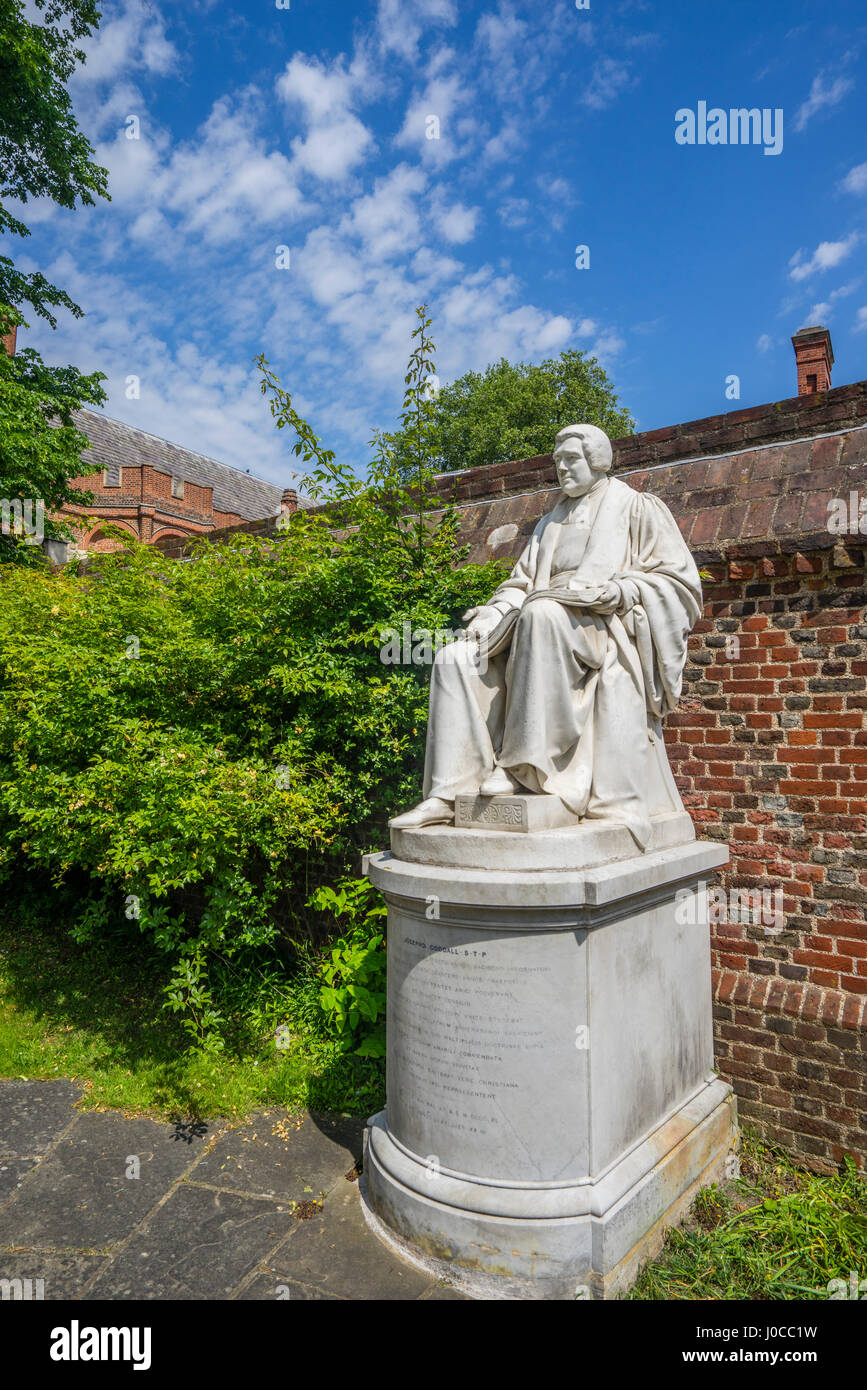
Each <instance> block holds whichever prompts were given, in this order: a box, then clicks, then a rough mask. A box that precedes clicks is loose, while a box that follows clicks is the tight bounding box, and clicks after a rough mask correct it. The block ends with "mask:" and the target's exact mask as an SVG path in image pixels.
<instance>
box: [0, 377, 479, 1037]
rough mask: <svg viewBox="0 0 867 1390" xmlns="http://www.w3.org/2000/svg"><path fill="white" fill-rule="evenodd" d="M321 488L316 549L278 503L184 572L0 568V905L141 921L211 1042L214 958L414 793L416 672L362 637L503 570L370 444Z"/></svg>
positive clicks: (288, 921) (431, 612)
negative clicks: (331, 496) (328, 500)
mask: <svg viewBox="0 0 867 1390" xmlns="http://www.w3.org/2000/svg"><path fill="white" fill-rule="evenodd" d="M420 364H421V365H420V366H419V367H418V369H417V371H416V378H417V379H416V381H415V385H412V384H411V386H410V389H409V391H408V395H412V392H413V391H415V393H416V395H419V393H420V390H421V386H420V384H419V383H420V381H421V378H422V375H423V373H422V370H421V369H422V367H424V365H425V363H424V360H423V358H422V359H420ZM270 382H271V384H270V386H269V389H271V390H273V391H275V392H276V393H277V395H276V396H275V400H278V401H280V402H282V404H281V405H280V410H282V411H284V414H285V412H286V411H287V410H288V409H289V407H288V405H287V402H288V396H286V393H280V391H279V386H276V385H275V384H274V380H273V378H271V379H270ZM278 413H279V412H278ZM281 418H283V417H282V416H281ZM420 419H421V417H420ZM301 423H302V424H303V422H301ZM423 427H424V426H423V420H422V421H421V424H420V429H421V430H422V431H423ZM420 437H421V436H420ZM317 447H318V446H317ZM319 456H321V458H322V459H325V462H326V465H327V454H326V453H325V451H322V450H320V451H319ZM325 471H326V472H327V467H326V470H325ZM335 478H336V487H335V496H336V498H337V501H338V503H339V505H340V507H341V515H342V517H343V519H344V520H345V521H348V523H350V524H351V529H350V530H349V531H348V532H347V533H344V534H343V535H342V538H341V539H340V540H339V542H338V541H337V540H336V539H335V535H334V533H333V531H332V530H330V529H329V523H330V524H331V525H333V516H332V515H328V514H323V513H321V512H320V513H318V514H311V513H309V512H307V513H304V512H299V513H296V514H295V515H294V516H293V517H292V518H291V522H290V524H289V526H288V527H287V529H286V530H285V531H284V532H282V533H281V534H280V536H279V538H276V539H273V540H271V541H264V540H257V539H253V538H251V537H246V536H236V537H234V538H233V539H232V540H230V541H228V542H225V543H223V544H220V545H208V544H206V543H205V544H203V545H202V546H201V547H200V548H199V550H198V552H197V554H196V555H195V557H194V558H193V559H191V560H189V561H186V562H179V561H176V560H170V559H167V558H165V557H164V556H163V555H161V553H160V552H159V551H157V550H154V549H152V548H147V547H135V548H133V549H132V550H130V551H127V552H124V553H117V554H114V555H106V556H101V557H98V558H96V559H95V560H93V561H92V569H91V570H90V571H89V572H87V573H76V572H75V571H74V569H72V568H67V569H66V570H64V571H63V572H62V573H60V574H59V575H56V576H51V575H49V574H47V573H46V572H45V571H44V570H24V569H19V568H18V567H13V566H7V567H4V570H3V572H2V573H0V894H2V900H3V903H4V910H5V912H6V914H7V916H8V915H9V914H10V913H14V912H15V911H16V907H21V908H22V909H23V907H24V904H25V903H27V904H28V905H29V908H32V906H33V903H34V902H41V904H42V908H43V911H44V912H47V913H51V914H52V916H53V917H57V918H59V917H60V916H61V914H62V916H63V918H64V920H68V921H69V923H70V929H71V931H72V934H73V935H74V937H75V938H76V940H78V941H79V942H85V941H88V940H93V941H94V942H97V941H98V940H99V939H100V936H101V934H103V933H104V932H105V930H106V928H107V927H108V926H109V925H111V924H116V923H120V924H121V927H122V929H123V930H126V931H129V932H131V933H137V932H142V933H145V934H146V936H147V937H148V939H149V940H152V941H153V943H154V944H155V945H156V946H157V947H158V948H159V949H160V951H161V952H164V953H165V957H166V961H167V964H168V965H169V966H170V967H171V968H172V971H173V977H172V980H171V983H170V984H169V986H168V989H167V999H168V1006H169V1007H170V1008H171V1009H173V1010H175V1011H177V1012H178V1014H179V1015H180V1016H181V1018H182V1019H183V1020H184V1023H185V1026H186V1027H187V1029H188V1031H189V1034H190V1036H191V1038H192V1039H193V1040H194V1041H195V1042H196V1043H198V1044H200V1045H204V1046H208V1047H212V1048H216V1047H219V1045H220V1041H219V1040H220V1037H221V1035H222V1031H223V1019H222V1015H221V1009H220V1006H219V1002H218V1001H217V999H216V997H215V995H214V991H213V989H212V977H213V975H214V966H215V963H216V962H219V961H226V960H229V959H235V960H236V962H237V961H238V960H240V959H241V958H243V955H244V953H245V952H250V953H255V952H257V951H260V950H261V949H262V948H263V947H266V946H268V945H269V944H270V945H272V946H273V947H274V948H275V949H276V948H277V946H278V945H279V943H280V942H281V941H289V942H291V943H296V945H299V944H302V943H304V942H309V941H310V940H311V939H312V938H313V936H314V934H315V930H316V927H315V919H314V917H313V916H312V915H311V913H310V911H309V910H308V908H307V906H306V904H307V902H308V900H309V898H310V895H311V892H312V891H313V890H315V889H316V888H317V887H319V886H320V885H322V884H325V883H328V882H335V881H337V880H339V879H340V878H341V877H343V876H345V874H346V873H347V872H349V873H353V872H355V873H357V870H358V856H359V852H360V850H361V849H363V848H369V847H371V845H382V844H383V843H385V839H386V833H387V832H386V830H385V821H386V818H387V816H388V815H389V814H392V813H394V811H395V810H396V809H399V808H401V807H403V806H406V805H408V804H411V803H412V802H414V801H416V800H417V799H418V793H419V788H420V785H421V780H422V770H423V762H424V728H425V722H426V717H427V687H428V677H429V671H428V669H427V668H426V667H425V666H423V665H420V666H411V665H408V666H390V665H384V664H383V662H382V661H381V659H380V648H381V646H382V644H383V637H382V633H383V629H386V628H397V629H400V628H401V626H402V624H403V623H404V622H408V623H410V624H411V625H412V627H413V628H425V629H430V630H436V629H438V628H452V629H454V628H457V627H459V626H460V621H461V614H462V613H463V612H464V611H465V610H466V609H467V608H469V607H471V606H474V605H475V604H477V603H479V602H481V601H483V600H484V599H485V598H486V597H487V596H488V595H489V594H490V592H491V590H492V589H493V588H494V587H495V585H496V584H497V582H499V579H500V577H501V576H502V573H503V570H502V567H501V566H499V565H498V564H497V563H496V562H493V561H492V562H490V563H489V564H487V565H483V566H466V565H464V564H463V559H464V556H463V554H462V552H461V551H460V549H459V548H458V546H457V544H456V540H455V527H454V518H453V517H452V516H450V515H446V516H445V517H443V518H442V519H441V520H440V522H439V524H438V525H436V526H433V525H431V523H430V521H429V519H428V518H426V517H423V516H422V514H421V513H419V514H418V516H417V517H416V518H414V519H413V520H412V522H411V524H408V523H405V522H404V521H402V520H401V517H402V516H404V515H405V511H406V506H407V505H408V494H406V493H401V492H398V493H395V492H394V491H393V490H392V488H391V475H390V473H389V467H388V460H387V458H385V457H384V456H380V458H379V462H378V463H377V464H376V466H375V467H373V469H372V474H371V478H372V481H371V480H368V481H367V482H366V483H365V484H364V485H362V484H361V483H359V481H358V479H354V481H352V480H349V479H348V478H346V476H345V475H344V474H343V473H342V472H340V471H339V470H338V471H337V473H336V475H335ZM418 482H419V484H420V485H421V484H423V483H424V470H423V469H422V468H421V467H420V469H419V477H418ZM395 497H397V501H395ZM395 508H396V510H395ZM349 940H350V944H349V945H348V946H347V947H346V948H345V949H347V950H349V951H350V953H351V954H352V957H353V961H354V962H355V963H354V964H352V965H350V964H349V961H348V960H347V962H346V963H345V964H346V969H347V971H348V972H349V973H350V974H351V973H352V971H353V970H358V969H360V968H361V961H360V959H359V960H356V959H355V955H354V952H355V949H356V945H357V943H356V942H354V941H352V940H351V938H350V939H349ZM340 949H341V950H342V949H344V948H343V947H341V948H340ZM339 973H340V978H341V979H342V978H343V973H342V970H341V971H340V972H339ZM335 978H337V977H335Z"/></svg>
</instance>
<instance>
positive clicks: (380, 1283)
mask: <svg viewBox="0 0 867 1390" xmlns="http://www.w3.org/2000/svg"><path fill="white" fill-rule="evenodd" d="M267 1268H268V1273H269V1274H270V1275H271V1276H272V1282H271V1286H270V1291H269V1293H268V1295H267V1296H268V1297H271V1298H273V1297H274V1294H273V1289H274V1287H275V1286H276V1285H279V1284H287V1283H290V1282H292V1281H296V1282H298V1283H300V1284H304V1285H307V1286H312V1287H315V1288H317V1289H320V1290H322V1291H323V1292H324V1293H329V1294H333V1295H335V1296H336V1297H338V1298H345V1299H352V1300H369V1299H388V1300H390V1301H391V1300H394V1299H415V1298H418V1297H419V1295H420V1294H422V1293H423V1292H424V1291H425V1289H427V1288H429V1287H430V1286H431V1284H432V1282H433V1281H432V1278H431V1275H430V1274H427V1273H423V1272H422V1271H421V1270H418V1269H415V1268H414V1267H413V1266H412V1265H410V1264H404V1262H403V1261H402V1260H399V1259H397V1258H395V1256H394V1255H393V1254H392V1252H391V1251H390V1250H388V1249H387V1248H386V1246H384V1245H383V1244H382V1242H381V1241H379V1240H377V1239H376V1237H375V1236H374V1235H373V1234H372V1233H371V1231H370V1230H369V1229H368V1227H367V1223H366V1222H365V1220H364V1216H363V1214H362V1211H361V1202H360V1199H359V1195H358V1184H357V1183H350V1182H346V1181H344V1185H343V1191H341V1190H340V1189H339V1188H338V1189H337V1190H335V1191H334V1192H332V1193H330V1194H329V1197H328V1200H327V1201H326V1202H325V1204H324V1206H323V1208H322V1211H321V1212H320V1213H318V1214H316V1215H315V1216H313V1217H312V1218H311V1219H310V1220H308V1221H303V1222H299V1223H298V1229H297V1230H296V1231H294V1232H293V1234H292V1238H291V1240H289V1241H287V1243H286V1244H285V1245H284V1246H282V1247H281V1249H280V1250H278V1251H277V1253H276V1254H275V1255H274V1256H273V1257H272V1259H271V1260H270V1261H269V1262H268V1267H267Z"/></svg>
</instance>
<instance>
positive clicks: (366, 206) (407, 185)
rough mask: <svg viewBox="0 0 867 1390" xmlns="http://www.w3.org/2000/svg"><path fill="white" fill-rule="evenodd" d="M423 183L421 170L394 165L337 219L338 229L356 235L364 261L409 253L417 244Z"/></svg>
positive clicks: (419, 232)
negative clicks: (419, 205)
mask: <svg viewBox="0 0 867 1390" xmlns="http://www.w3.org/2000/svg"><path fill="white" fill-rule="evenodd" d="M426 183H427V178H426V175H425V174H424V172H423V171H422V170H421V169H417V168H413V167H412V166H411V165H409V164H398V165H397V166H396V168H394V169H392V171H391V173H390V174H387V175H386V176H385V177H384V178H381V179H377V180H376V183H375V184H374V186H373V190H372V192H370V193H366V194H363V195H362V196H361V197H359V198H357V199H356V200H355V202H354V203H353V204H352V206H351V210H350V211H349V213H348V214H347V216H346V217H344V218H343V219H342V221H341V224H340V230H341V232H344V233H346V234H349V235H351V236H354V237H356V238H358V240H359V241H360V242H361V249H362V254H363V256H364V258H365V259H366V260H368V261H370V260H373V261H381V260H387V259H389V258H391V257H394V256H397V255H410V254H412V253H413V252H415V251H416V250H418V247H419V245H420V244H421V220H420V215H419V211H418V207H417V200H418V196H419V194H420V193H421V192H422V191H423V189H424V187H425V185H426Z"/></svg>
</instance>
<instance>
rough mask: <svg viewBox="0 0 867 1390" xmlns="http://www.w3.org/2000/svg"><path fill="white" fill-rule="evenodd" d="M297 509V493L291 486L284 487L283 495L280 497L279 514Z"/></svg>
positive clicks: (282, 514)
mask: <svg viewBox="0 0 867 1390" xmlns="http://www.w3.org/2000/svg"><path fill="white" fill-rule="evenodd" d="M297 510H298V493H297V492H296V491H295V489H294V488H293V487H287V488H285V489H284V491H283V496H282V497H281V498H280V515H281V516H286V515H287V513H290V512H297Z"/></svg>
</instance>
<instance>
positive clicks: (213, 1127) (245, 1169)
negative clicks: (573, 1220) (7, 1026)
mask: <svg viewBox="0 0 867 1390" xmlns="http://www.w3.org/2000/svg"><path fill="white" fill-rule="evenodd" d="M80 1094H81V1090H80V1088H79V1087H77V1086H75V1085H73V1084H72V1083H70V1082H68V1081H49V1082H40V1081H23V1082H22V1081H4V1080H0V1301H4V1300H5V1299H7V1298H12V1299H17V1298H22V1297H24V1298H26V1297H34V1298H36V1297H39V1296H40V1292H41V1296H42V1297H44V1299H45V1300H52V1299H60V1300H77V1299H88V1300H96V1299H100V1300H102V1299H109V1300H118V1299H121V1300H125V1299H143V1300H148V1299H160V1300H178V1301H188V1300H191V1299H207V1300H221V1299H243V1300H244V1301H259V1302H267V1301H272V1302H273V1301H278V1300H287V1299H288V1300H292V1299H294V1300H295V1301H301V1302H309V1301H313V1300H328V1301H337V1302H346V1301H355V1300H365V1301H369V1300H374V1299H383V1300H389V1301H393V1300H402V1299H409V1300H417V1299H420V1298H421V1299H427V1298H435V1299H440V1298H463V1297H464V1295H463V1294H461V1293H459V1292H458V1291H457V1290H452V1289H450V1288H448V1286H445V1285H442V1284H439V1283H437V1282H436V1280H435V1279H434V1278H433V1276H431V1275H428V1274H427V1273H425V1272H423V1271H419V1270H417V1269H416V1268H415V1267H414V1266H412V1265H409V1264H407V1263H405V1262H404V1261H403V1260H402V1259H401V1258H400V1257H399V1256H397V1255H395V1254H394V1253H393V1252H392V1251H391V1250H389V1249H388V1248H387V1247H386V1246H384V1245H382V1244H381V1243H380V1241H378V1240H377V1239H376V1237H375V1236H374V1235H373V1234H372V1232H370V1231H369V1230H368V1228H367V1226H366V1224H365V1221H364V1217H363V1215H362V1211H361V1205H360V1198H359V1190H358V1189H359V1185H358V1182H357V1181H356V1180H355V1179H356V1178H357V1166H356V1165H357V1161H358V1159H359V1157H360V1155H361V1147H362V1133H363V1121H362V1120H360V1119H358V1118H352V1117H347V1116H343V1115H327V1114H307V1113H293V1112H290V1111H286V1110H280V1109H268V1110H261V1111H258V1112H257V1113H256V1114H255V1115H253V1116H252V1118H251V1119H250V1121H249V1123H246V1124H242V1125H232V1124H230V1123H228V1122H222V1121H221V1122H216V1123H213V1124H210V1125H204V1124H193V1123H189V1124H175V1125H172V1124H164V1123H160V1122H158V1121H155V1120H149V1119H142V1118H134V1117H128V1116H124V1115H120V1114H116V1113H103V1112H99V1111H88V1112H83V1113H82V1112H79V1111H76V1110H75V1109H74V1105H75V1102H76V1101H77V1100H78V1098H79V1096H80ZM133 1158H136V1159H138V1172H139V1176H138V1177H137V1178H136V1177H128V1176H127V1173H128V1172H132V1171H135V1169H134V1167H133V1166H132V1165H131V1160H132V1159H133ZM19 1280H20V1281H27V1280H30V1281H37V1280H42V1281H43V1283H42V1286H41V1290H40V1292H36V1291H35V1283H31V1285H29V1286H28V1285H26V1284H25V1283H24V1282H22V1283H21V1284H19V1283H17V1282H16V1281H19ZM4 1281H8V1282H4ZM25 1290H27V1291H25Z"/></svg>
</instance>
